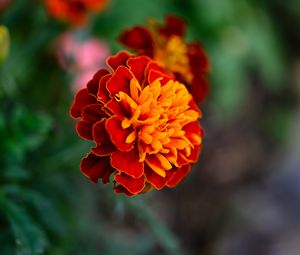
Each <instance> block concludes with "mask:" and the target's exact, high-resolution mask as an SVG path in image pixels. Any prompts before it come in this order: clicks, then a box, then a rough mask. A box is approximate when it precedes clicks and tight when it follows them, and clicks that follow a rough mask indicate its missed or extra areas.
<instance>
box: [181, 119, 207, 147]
mask: <svg viewBox="0 0 300 255" xmlns="http://www.w3.org/2000/svg"><path fill="white" fill-rule="evenodd" d="M183 130H184V131H185V136H186V138H187V139H188V140H189V141H190V142H191V143H192V144H193V145H197V144H200V143H201V142H202V137H203V131H202V128H201V126H200V124H199V122H197V121H194V122H191V123H189V124H187V125H185V126H184V127H183Z"/></svg>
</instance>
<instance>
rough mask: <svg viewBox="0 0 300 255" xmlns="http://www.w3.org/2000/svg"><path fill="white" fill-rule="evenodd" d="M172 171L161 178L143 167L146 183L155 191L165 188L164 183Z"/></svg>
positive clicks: (146, 167)
mask: <svg viewBox="0 0 300 255" xmlns="http://www.w3.org/2000/svg"><path fill="white" fill-rule="evenodd" d="M172 173H173V172H172V171H166V176H165V177H162V176H160V175H158V174H157V173H155V172H154V171H153V170H152V169H151V168H150V167H148V166H147V165H145V176H146V180H147V182H149V183H151V184H152V185H153V186H154V187H155V188H156V189H157V190H160V189H162V188H163V187H165V185H166V183H167V182H168V181H169V179H170V178H171V176H172Z"/></svg>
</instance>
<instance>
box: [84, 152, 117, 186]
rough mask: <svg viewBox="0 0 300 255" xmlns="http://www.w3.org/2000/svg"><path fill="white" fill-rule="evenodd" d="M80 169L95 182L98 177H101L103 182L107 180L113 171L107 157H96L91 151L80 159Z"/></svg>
mask: <svg viewBox="0 0 300 255" xmlns="http://www.w3.org/2000/svg"><path fill="white" fill-rule="evenodd" d="M80 169H81V171H82V172H83V174H84V175H86V176H87V177H88V178H89V179H90V180H91V181H92V182H94V183H97V182H98V179H102V182H103V183H104V184H105V183H108V182H109V176H110V175H111V173H112V172H113V171H114V169H113V168H112V167H111V166H110V163H109V157H98V156H96V155H95V154H93V153H89V154H88V155H87V156H86V157H85V158H83V159H82V160H81V164H80Z"/></svg>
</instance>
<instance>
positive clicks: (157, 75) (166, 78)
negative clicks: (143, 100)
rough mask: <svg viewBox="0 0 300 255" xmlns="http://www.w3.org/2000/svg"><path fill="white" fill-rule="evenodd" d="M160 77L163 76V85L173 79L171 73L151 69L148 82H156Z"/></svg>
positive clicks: (161, 81)
mask: <svg viewBox="0 0 300 255" xmlns="http://www.w3.org/2000/svg"><path fill="white" fill-rule="evenodd" d="M158 78H162V79H161V80H160V83H161V84H162V85H164V84H166V83H167V82H168V81H170V80H172V77H170V76H169V75H166V74H164V73H161V72H159V71H156V70H150V71H149V76H148V82H149V84H150V83H152V82H154V81H155V80H156V79H158Z"/></svg>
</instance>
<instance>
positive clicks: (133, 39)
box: [119, 26, 154, 57]
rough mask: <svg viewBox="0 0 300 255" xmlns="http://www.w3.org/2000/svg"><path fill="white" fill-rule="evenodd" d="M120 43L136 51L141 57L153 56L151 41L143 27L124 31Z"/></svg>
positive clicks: (150, 36) (148, 33) (149, 35)
mask: <svg viewBox="0 0 300 255" xmlns="http://www.w3.org/2000/svg"><path fill="white" fill-rule="evenodd" d="M119 40H120V42H121V43H122V44H124V45H125V46H126V47H128V48H129V49H132V50H136V51H137V52H138V53H139V54H141V55H146V56H149V57H152V55H153V44H154V43H153V39H152V35H151V34H150V32H149V31H148V30H147V29H145V28H143V27H139V26H137V27H134V28H132V29H129V30H126V31H124V32H123V33H122V34H121V36H120V38H119Z"/></svg>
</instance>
